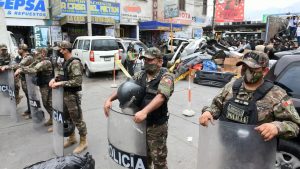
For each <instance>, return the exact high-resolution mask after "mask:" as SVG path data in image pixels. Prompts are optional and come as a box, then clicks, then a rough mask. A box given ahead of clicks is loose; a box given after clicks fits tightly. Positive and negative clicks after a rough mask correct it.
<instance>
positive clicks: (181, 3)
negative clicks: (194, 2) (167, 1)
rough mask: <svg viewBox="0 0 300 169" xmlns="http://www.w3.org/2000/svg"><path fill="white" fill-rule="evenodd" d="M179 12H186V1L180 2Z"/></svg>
mask: <svg viewBox="0 0 300 169" xmlns="http://www.w3.org/2000/svg"><path fill="white" fill-rule="evenodd" d="M179 10H180V11H185V0H179Z"/></svg>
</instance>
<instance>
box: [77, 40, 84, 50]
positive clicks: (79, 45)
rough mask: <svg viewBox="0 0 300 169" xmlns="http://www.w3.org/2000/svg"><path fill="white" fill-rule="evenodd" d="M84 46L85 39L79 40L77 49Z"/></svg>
mask: <svg viewBox="0 0 300 169" xmlns="http://www.w3.org/2000/svg"><path fill="white" fill-rule="evenodd" d="M82 46H83V40H79V42H78V46H77V49H82Z"/></svg>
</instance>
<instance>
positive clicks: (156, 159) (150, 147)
mask: <svg viewBox="0 0 300 169" xmlns="http://www.w3.org/2000/svg"><path fill="white" fill-rule="evenodd" d="M167 137H168V124H167V123H165V124H162V125H152V126H147V156H148V159H147V163H148V169H152V163H153V166H154V169H167V168H168V167H167V154H168V149H167Z"/></svg>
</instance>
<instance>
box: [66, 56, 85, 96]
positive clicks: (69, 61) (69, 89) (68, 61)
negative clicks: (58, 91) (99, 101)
mask: <svg viewBox="0 0 300 169" xmlns="http://www.w3.org/2000/svg"><path fill="white" fill-rule="evenodd" d="M73 60H78V61H79V63H80V64H81V62H80V59H78V58H74V57H71V58H70V59H69V60H67V61H65V62H64V63H63V71H64V75H63V77H62V81H68V80H69V72H68V67H69V65H70V64H71V63H72V62H73ZM81 90H82V87H81V85H80V86H76V87H64V91H66V92H72V93H75V92H78V91H81Z"/></svg>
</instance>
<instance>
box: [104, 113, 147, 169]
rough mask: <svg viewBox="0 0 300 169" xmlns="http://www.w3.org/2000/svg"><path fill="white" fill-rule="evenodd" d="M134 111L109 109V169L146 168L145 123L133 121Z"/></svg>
mask: <svg viewBox="0 0 300 169" xmlns="http://www.w3.org/2000/svg"><path fill="white" fill-rule="evenodd" d="M135 112H137V111H136V110H134V109H131V108H126V109H122V110H120V111H116V110H113V109H111V111H110V114H109V118H108V128H107V130H108V132H107V133H108V143H109V145H108V151H109V156H110V158H111V159H110V160H109V165H110V169H125V168H139V169H146V168H147V144H146V122H143V123H140V124H137V123H135V122H134V121H133V115H134V114H135Z"/></svg>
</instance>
